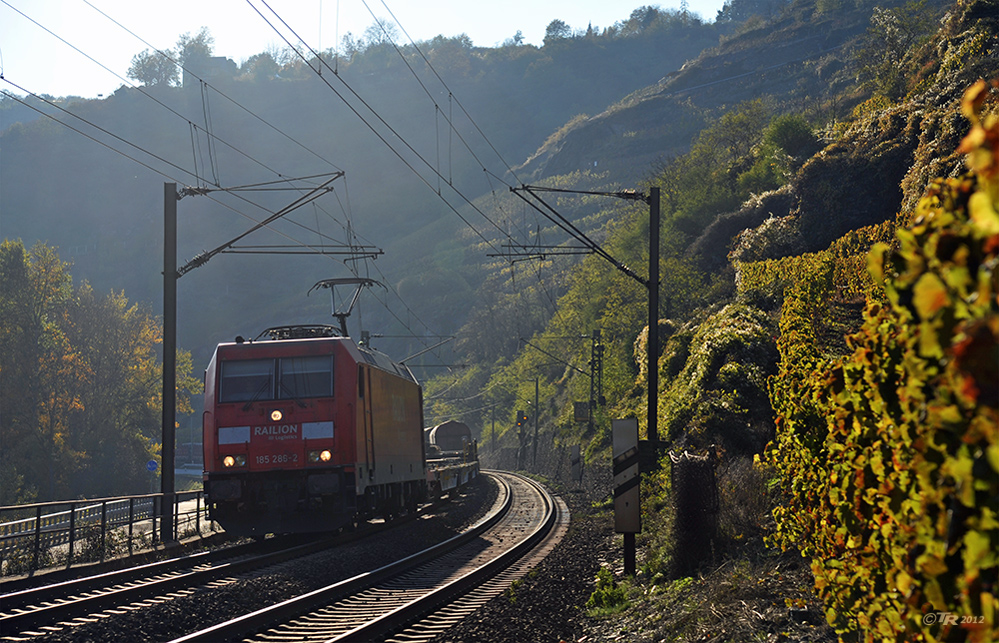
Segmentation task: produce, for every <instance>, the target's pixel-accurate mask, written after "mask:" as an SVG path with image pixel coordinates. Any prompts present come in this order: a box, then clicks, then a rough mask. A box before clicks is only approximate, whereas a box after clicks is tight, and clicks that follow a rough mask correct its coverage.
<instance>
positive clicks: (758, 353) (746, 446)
mask: <svg viewBox="0 0 999 643" xmlns="http://www.w3.org/2000/svg"><path fill="white" fill-rule="evenodd" d="M775 334H776V328H775V327H774V320H773V319H771V318H770V317H769V316H767V314H766V313H765V312H763V311H761V310H759V309H758V308H755V307H752V306H748V305H745V304H744V303H741V302H736V303H733V304H729V305H728V306H724V307H722V308H721V309H720V310H718V311H717V312H715V313H714V314H711V315H709V316H707V317H705V318H703V319H698V320H697V321H693V322H689V323H688V324H686V325H685V326H683V327H682V328H680V329H679V330H678V331H677V332H675V333H674V334H673V336H672V337H670V339H669V340H668V341H667V342H666V346H665V350H664V351H663V354H662V356H661V357H660V359H659V373H660V382H661V383H662V386H663V388H664V389H665V393H663V394H662V395H661V400H662V402H661V406H660V409H661V410H660V427H661V430H662V433H663V435H664V436H666V437H667V439H670V440H673V441H674V444H675V445H676V446H693V447H706V446H708V445H710V444H717V445H718V446H721V447H723V448H724V449H725V450H726V451H730V452H731V453H732V454H733V455H736V454H745V455H752V454H753V453H758V452H759V451H760V449H762V447H763V445H764V444H766V442H767V441H768V440H769V439H770V437H771V433H770V431H771V428H770V426H769V424H768V425H767V426H757V425H756V424H754V423H753V422H752V421H751V420H752V419H753V418H760V417H769V416H770V408H769V407H770V403H769V400H768V399H767V394H766V381H767V377H768V376H769V375H770V374H771V370H772V365H773V364H774V363H775V362H776V361H777V354H776V350H775V347H774V335H775Z"/></svg>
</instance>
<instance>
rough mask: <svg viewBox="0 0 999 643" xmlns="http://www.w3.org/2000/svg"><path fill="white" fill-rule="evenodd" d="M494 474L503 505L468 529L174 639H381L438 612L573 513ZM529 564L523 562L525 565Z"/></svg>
mask: <svg viewBox="0 0 999 643" xmlns="http://www.w3.org/2000/svg"><path fill="white" fill-rule="evenodd" d="M490 475H492V476H494V477H495V478H496V479H497V480H498V481H499V482H500V484H501V492H500V500H498V502H497V504H499V503H500V501H502V505H503V507H502V511H500V512H492V515H490V516H488V517H487V518H484V519H483V520H481V521H480V522H479V523H477V524H476V525H474V526H473V527H471V528H470V529H468V530H467V531H465V532H464V533H462V534H460V535H458V536H455V537H454V538H452V539H450V540H448V541H446V542H444V543H441V544H439V545H437V546H435V547H432V548H430V549H427V550H425V551H423V552H420V553H418V554H414V555H413V556H410V557H408V558H405V559H403V560H401V561H398V562H396V563H393V564H391V565H386V566H384V567H382V568H380V569H377V570H374V571H371V572H368V573H366V574H361V575H359V576H355V577H354V578H351V579H347V580H345V581H341V582H339V583H336V584H333V585H330V586H328V587H325V588H322V589H319V590H316V591H314V592H310V593H308V594H305V595H303V596H300V597H298V598H295V599H291V600H288V601H284V602H283V603H279V604H277V605H274V606H271V607H268V608H265V609H262V610H258V611H257V612H253V613H252V614H248V615H246V616H243V617H240V618H237V619H233V620H232V621H229V622H226V623H221V624H219V625H216V626H214V627H211V628H208V629H206V630H203V631H200V632H195V633H192V634H189V635H187V636H185V637H182V638H179V639H176V640H175V641H173V643H195V642H205V641H228V640H235V639H238V640H251V641H282V640H285V641H292V640H294V641H303V642H304V641H324V642H331V641H365V640H378V639H382V638H385V637H387V636H391V635H392V634H393V633H395V632H399V631H401V630H403V629H404V628H406V627H407V626H408V625H409V624H411V623H414V622H417V621H419V620H420V619H422V618H424V617H425V616H426V615H427V614H431V613H435V612H439V611H440V610H441V609H442V607H443V606H445V605H450V604H453V602H454V601H455V600H456V599H458V598H459V597H461V596H469V597H471V596H472V594H470V593H469V592H471V591H472V590H474V589H475V588H479V587H482V586H483V585H484V584H486V583H488V582H489V581H490V579H494V578H496V577H497V575H498V574H500V573H501V572H503V571H504V570H505V569H508V568H510V567H511V565H513V564H514V563H516V561H518V560H523V559H524V558H525V556H528V555H529V554H530V552H531V551H532V550H534V549H535V548H536V547H538V545H539V543H542V542H543V541H545V538H546V536H547V535H548V534H549V533H551V532H552V530H553V528H554V527H556V526H557V525H563V524H564V523H565V521H567V517H568V511H567V510H566V509H565V505H564V504H560V503H556V501H555V500H554V499H553V498H552V497H551V496H550V495H549V494H548V492H547V491H545V490H544V489H543V488H542V487H541V486H540V485H538V484H537V483H535V482H533V481H531V480H530V479H528V478H525V477H522V476H519V475H516V474H510V473H501V472H490ZM557 531H558V530H556V532H557ZM563 531H564V530H563ZM532 562H536V561H534V560H533V559H532ZM529 567H530V564H527V563H525V564H524V566H523V568H522V569H521V570H520V573H524V572H526V569H528V568H529ZM509 582H510V581H509V579H507V580H505V581H504V580H499V581H496V582H495V583H493V587H492V593H493V594H495V593H499V592H501V591H503V589H505V587H507V586H508V585H509ZM483 591H484V590H483ZM482 600H483V598H482V597H481V596H480V597H479V598H478V599H475V598H469V599H467V603H466V605H465V607H464V608H463V609H464V610H466V611H465V613H467V611H469V610H471V609H474V608H476V607H478V606H479V605H481V602H482ZM450 611H452V616H451V618H452V619H454V618H455V616H454V614H457V612H455V611H454V610H453V608H452V610H450ZM463 615H464V614H462V616H463ZM433 620H434V625H433V626H432V627H433V629H436V630H437V631H440V629H438V628H441V627H443V623H444V622H445V621H444V620H442V617H436V618H434V619H433ZM424 629H425V630H426V627H424ZM435 633H436V632H435Z"/></svg>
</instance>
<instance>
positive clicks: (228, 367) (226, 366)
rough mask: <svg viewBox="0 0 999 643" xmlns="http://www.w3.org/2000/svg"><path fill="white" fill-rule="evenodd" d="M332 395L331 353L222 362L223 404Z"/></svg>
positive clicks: (221, 399) (221, 387)
mask: <svg viewBox="0 0 999 643" xmlns="http://www.w3.org/2000/svg"><path fill="white" fill-rule="evenodd" d="M332 395H333V357H332V356H331V355H316V356H309V357H283V358H280V359H249V360H233V361H226V362H222V372H221V374H220V382H219V402H220V403H223V404H224V403H227V402H254V401H257V400H276V399H281V400H297V399H301V398H307V397H330V396H332Z"/></svg>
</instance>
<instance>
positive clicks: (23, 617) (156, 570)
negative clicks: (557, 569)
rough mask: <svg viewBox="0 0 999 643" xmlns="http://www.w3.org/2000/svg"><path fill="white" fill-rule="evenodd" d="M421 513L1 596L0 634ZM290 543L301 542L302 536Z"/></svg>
mask: <svg viewBox="0 0 999 643" xmlns="http://www.w3.org/2000/svg"><path fill="white" fill-rule="evenodd" d="M420 513H421V512H417V513H416V514H410V515H408V516H404V517H401V518H399V519H397V520H395V521H393V522H392V523H388V524H386V523H377V524H369V525H365V526H362V527H360V528H358V529H356V530H355V531H353V532H349V533H344V534H340V535H338V536H335V537H332V538H330V537H326V538H318V539H313V540H310V541H309V542H306V543H303V544H298V545H295V546H291V547H289V546H287V544H286V541H287V540H288V539H276V540H277V541H278V542H274V541H270V540H269V541H267V545H265V546H264V548H272V547H274V546H275V545H276V546H278V547H280V548H279V549H277V550H275V551H265V552H264V553H260V550H261V546H260V545H259V544H257V543H253V544H249V545H244V546H237V547H230V548H226V549H221V550H216V551H209V552H200V553H197V554H192V555H189V556H182V557H179V558H173V559H169V560H163V561H158V562H154V563H149V564H146V565H139V566H137V567H130V568H127V569H123V570H115V571H111V572H106V573H102V574H96V575H92V576H86V577H83V578H76V579H72V580H67V581H64V582H60V583H53V584H50V585H43V586H40V587H32V588H28V589H23V590H19V591H13V592H9V593H5V594H2V595H0V636H4V637H7V636H13V635H17V634H19V633H26V634H31V633H36V634H37V633H39V632H37V630H38V629H40V628H46V629H48V628H50V627H51V626H53V625H56V624H60V623H61V624H69V625H73V624H74V623H72V622H71V621H74V620H76V619H87V618H88V617H92V616H93V615H95V614H100V613H102V612H106V611H107V610H114V609H116V608H121V607H123V606H128V607H127V609H134V608H135V607H137V606H139V607H141V606H142V604H143V601H150V600H156V599H162V598H164V597H169V596H170V595H182V594H183V593H184V592H185V591H186V590H190V589H191V588H193V587H199V586H203V585H205V584H208V583H211V582H214V581H218V580H220V579H223V578H230V577H233V576H237V575H240V574H245V573H248V572H250V571H252V570H255V569H260V568H262V567H266V566H268V565H274V564H278V563H282V562H285V561H288V560H293V559H295V558H300V557H302V556H307V555H309V554H311V553H315V552H318V551H322V550H324V549H328V548H329V547H330V546H331V545H333V544H346V543H348V542H354V541H357V540H360V539H363V538H366V537H370V536H372V535H374V534H375V533H378V532H379V531H381V530H382V529H384V528H386V527H388V526H389V525H390V524H391V525H392V526H395V525H399V524H401V523H404V522H408V521H409V520H412V519H414V518H415V517H416V516H418V515H420ZM290 540H292V541H293V542H299V543H301V538H300V537H298V538H292V539H290ZM282 542H284V543H285V544H282Z"/></svg>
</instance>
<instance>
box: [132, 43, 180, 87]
mask: <svg viewBox="0 0 999 643" xmlns="http://www.w3.org/2000/svg"><path fill="white" fill-rule="evenodd" d="M172 56H173V52H172V51H170V50H169V49H167V50H166V51H162V52H161V51H152V50H149V49H146V50H145V51H142V52H140V53H138V54H135V56H133V57H132V64H131V65H130V66H129V68H128V72H127V74H126V75H127V76H128V77H129V78H131V79H132V80H134V81H136V82H139V83H141V84H143V85H146V86H147V87H156V86H162V87H170V86H171V85H173V84H175V83H176V82H177V78H178V76H179V74H178V72H177V65H176V64H174V62H173V61H172V60H170V57H172Z"/></svg>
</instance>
